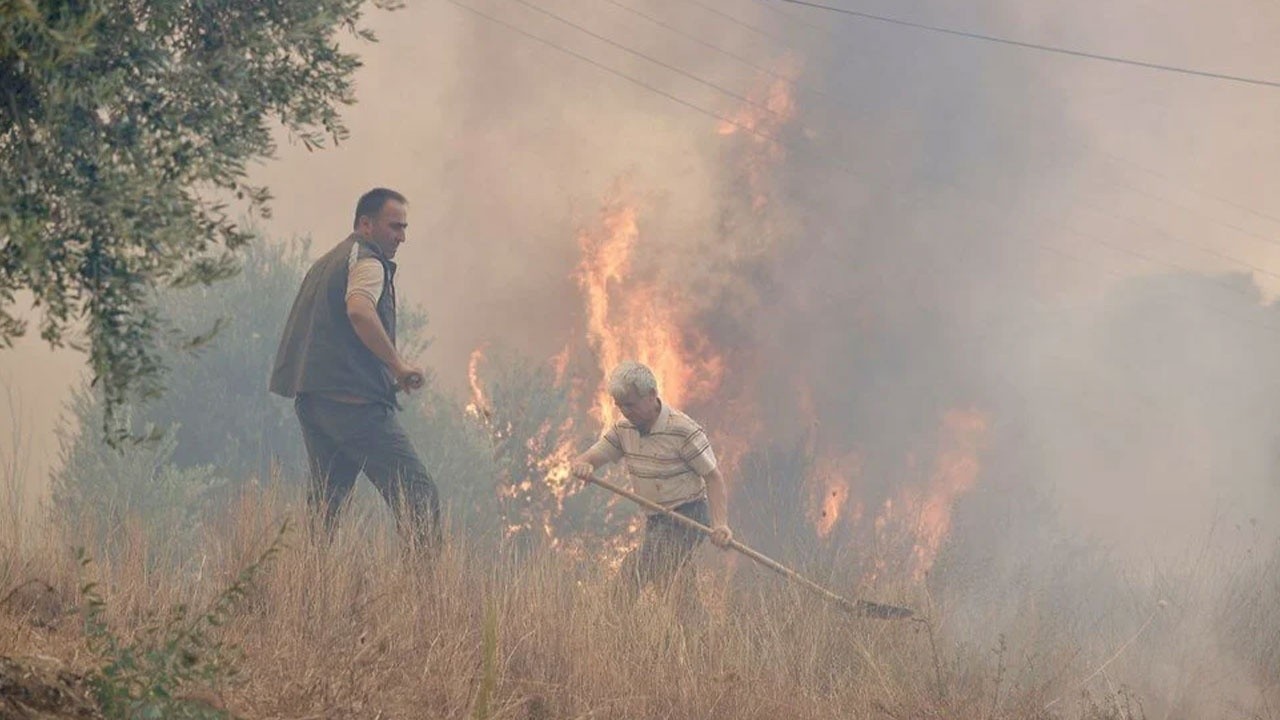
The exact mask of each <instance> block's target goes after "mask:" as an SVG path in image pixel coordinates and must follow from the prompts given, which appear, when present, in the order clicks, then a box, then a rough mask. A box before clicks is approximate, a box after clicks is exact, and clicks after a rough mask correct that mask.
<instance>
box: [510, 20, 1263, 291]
mask: <svg viewBox="0 0 1280 720" xmlns="http://www.w3.org/2000/svg"><path fill="white" fill-rule="evenodd" d="M513 1H514V2H519V3H520V4H522V5H526V6H528V7H532V8H534V9H535V10H539V11H540V12H543V13H545V14H550V15H551V16H552V17H555V18H556V19H557V20H560V21H561V22H563V23H566V24H568V25H570V26H572V27H574V28H576V29H578V30H581V31H583V32H587V33H588V34H589V35H591V36H592V37H594V38H596V39H599V40H603V41H604V42H607V43H609V44H610V45H613V46H614V47H619V48H621V49H623V50H625V51H627V52H630V53H633V54H637V52H636V51H635V50H632V49H631V48H628V47H626V46H624V45H621V44H620V43H618V42H616V41H614V40H612V39H610V38H605V37H602V36H600V35H598V34H596V33H592V32H590V31H587V30H585V29H584V28H582V27H581V26H579V25H577V24H575V23H572V22H569V21H567V20H565V19H564V18H562V17H560V16H557V15H555V14H553V13H549V12H547V11H545V10H542V9H541V8H539V7H537V6H535V5H532V4H531V3H529V2H527V0H513ZM758 1H759V2H761V3H762V4H764V7H765V8H766V9H768V10H770V11H772V12H775V13H778V14H780V15H782V16H784V17H787V18H788V19H791V20H792V21H794V22H798V23H800V24H802V25H805V26H807V27H810V28H812V29H814V30H817V31H823V29H822V28H819V27H817V26H814V25H810V24H809V23H806V22H804V21H803V20H800V19H798V18H792V17H791V16H790V15H789V14H788V13H784V12H782V11H781V10H778V9H776V8H773V7H771V6H769V5H767V4H765V2H766V0H758ZM605 2H608V3H609V4H611V5H614V6H616V7H620V8H622V9H623V10H627V11H629V12H631V13H632V14H635V15H637V16H639V17H641V18H643V19H645V20H646V21H648V22H650V23H652V24H655V25H657V26H658V27H660V28H662V29H664V30H666V31H668V32H671V33H673V34H675V35H678V36H680V37H683V38H686V39H688V40H691V41H693V42H696V43H698V44H700V45H704V46H707V47H709V48H711V49H712V50H714V51H716V52H719V53H721V54H724V55H726V56H728V57H730V58H733V59H734V60H736V61H738V62H740V63H743V64H744V65H747V66H748V67H752V68H755V69H758V70H761V71H762V72H765V73H766V74H769V75H770V76H772V77H776V78H778V79H780V80H782V81H783V82H786V83H787V84H789V85H791V86H792V87H797V88H799V87H806V86H802V85H800V84H799V83H798V82H795V81H792V80H790V79H788V78H785V77H782V76H780V75H778V74H777V73H772V72H769V71H767V70H764V69H763V68H759V67H757V66H756V65H755V64H754V63H752V62H751V61H750V60H748V59H746V58H742V57H740V56H738V55H736V54H734V53H731V52H729V51H727V50H723V49H721V48H719V47H717V46H715V45H712V44H710V43H707V42H704V41H702V40H700V39H699V38H697V37H696V36H693V35H692V34H690V33H687V32H685V31H683V30H681V29H679V28H677V27H674V26H672V25H670V24H668V23H665V22H663V21H662V20H660V19H657V18H654V17H651V16H649V15H647V14H645V13H643V12H640V11H638V10H636V9H634V8H631V7H630V6H628V5H625V4H623V3H621V2H618V1H617V0H605ZM707 9H711V8H707ZM640 55H641V57H644V58H645V59H648V60H650V61H654V60H653V59H652V58H651V57H649V56H647V55H643V54H640ZM654 62H657V61H654ZM658 64H659V65H661V66H662V67H666V68H668V69H671V68H672V66H671V65H669V64H667V63H662V62H659V63H658ZM676 71H677V72H679V73H680V74H681V75H683V76H685V77H692V78H693V79H695V80H697V81H699V82H702V83H704V84H707V83H706V81H704V80H702V79H701V78H698V77H696V76H692V75H691V74H690V73H688V72H685V71H684V70H682V69H676ZM712 87H715V88H716V89H720V90H721V91H723V88H720V87H719V86H717V85H714V84H712ZM806 89H809V88H807V87H806ZM814 92H816V93H817V94H819V95H821V96H822V97H823V99H826V100H828V101H832V100H835V98H834V97H832V96H829V95H827V93H825V92H822V91H820V90H814ZM751 104H753V105H755V106H756V107H761V106H759V105H758V104H755V103H751ZM836 104H837V105H840V106H841V107H845V106H844V104H843V103H839V102H837V103H836ZM845 109H846V110H849V111H850V112H851V114H852V116H853V117H865V116H866V113H865V112H861V111H857V110H854V109H852V108H847V107H845ZM1130 189H1133V190H1135V191H1138V190H1137V189H1136V188H1130ZM1144 194H1145V193H1144ZM1084 202H1085V204H1086V205H1088V206H1089V207H1091V208H1094V210H1095V212H1098V213H1100V214H1103V215H1108V216H1110V217H1114V218H1117V219H1121V220H1125V221H1128V222H1130V223H1133V224H1135V225H1138V224H1139V223H1138V221H1136V220H1135V219H1133V218H1131V217H1127V216H1123V215H1120V214H1118V213H1116V212H1115V211H1113V210H1109V209H1106V208H1102V207H1101V206H1098V205H1096V204H1095V203H1092V202H1089V201H1087V200H1086V201H1084ZM1171 204H1172V203H1171ZM1179 207H1181V206H1179ZM1183 209H1186V208H1183ZM1215 222H1219V223H1220V224H1222V225H1224V226H1226V227H1230V228H1232V229H1234V230H1237V231H1239V232H1243V233H1245V234H1248V235H1253V236H1254V237H1257V238H1259V239H1262V240H1263V241H1266V242H1271V243H1273V244H1280V243H1277V241H1275V240H1271V239H1268V238H1265V237H1263V236H1259V235H1256V234H1254V233H1250V232H1249V231H1247V230H1245V229H1243V228H1240V227H1238V226H1235V225H1232V224H1230V223H1225V222H1221V221H1216V220H1215ZM1064 227H1065V226H1064ZM1158 232H1159V234H1160V235H1163V236H1165V237H1167V238H1169V239H1170V240H1173V241H1175V242H1178V243H1180V244H1183V245H1185V246H1188V247H1191V248H1193V249H1195V250H1198V251H1200V252H1203V253H1205V254H1207V255H1211V256H1213V257H1216V258H1218V259H1220V260H1224V261H1226V262H1228V263H1231V264H1234V265H1236V266H1239V267H1241V268H1244V269H1247V270H1251V271H1253V272H1257V273H1259V274H1262V275H1267V276H1270V277H1272V278H1276V279H1280V273H1276V272H1274V271H1272V270H1268V269H1266V268H1263V267H1260V266H1258V265H1257V264H1255V263H1251V262H1249V261H1247V260H1243V259H1241V258H1237V257H1234V256H1232V255H1230V254H1228V253H1224V252H1222V251H1220V250H1218V249H1216V248H1213V247H1206V246H1204V245H1201V244H1199V243H1196V242H1194V241H1192V240H1189V239H1186V238H1182V237H1180V236H1178V235H1175V234H1173V233H1171V232H1169V231H1166V230H1163V229H1161V230H1159V231H1158ZM1100 244H1105V243H1100ZM1120 252H1126V251H1125V250H1121V251H1120ZM1139 257H1140V258H1141V259H1143V260H1148V261H1149V260H1150V258H1149V257H1147V256H1145V255H1139ZM1177 267H1179V268H1180V269H1182V268H1181V266H1177Z"/></svg>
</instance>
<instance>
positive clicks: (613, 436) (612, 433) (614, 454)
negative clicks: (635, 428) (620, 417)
mask: <svg viewBox="0 0 1280 720" xmlns="http://www.w3.org/2000/svg"><path fill="white" fill-rule="evenodd" d="M587 453H589V454H590V455H591V456H592V457H597V458H602V459H603V460H604V461H605V462H611V463H613V462H618V461H619V460H621V459H622V440H621V439H619V437H618V428H617V426H614V427H611V428H609V431H608V432H606V433H605V434H604V435H603V436H602V437H601V438H600V439H599V440H597V441H596V444H595V445H592V446H591V449H590V450H588V451H587Z"/></svg>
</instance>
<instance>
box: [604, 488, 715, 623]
mask: <svg viewBox="0 0 1280 720" xmlns="http://www.w3.org/2000/svg"><path fill="white" fill-rule="evenodd" d="M674 510H675V511H676V512H678V513H680V514H681V515H684V516H685V517H687V518H690V519H692V520H697V521H698V522H700V523H702V524H703V525H706V524H707V523H708V519H709V518H708V513H707V501H706V500H694V501H692V502H687V503H685V504H683V505H679V506H677V507H675V508H674ZM701 543H702V533H700V532H698V531H697V530H694V529H692V528H688V527H685V526H684V525H682V524H680V523H678V522H676V521H675V520H672V519H671V518H669V517H667V516H666V515H650V516H649V518H648V520H647V521H646V522H645V527H644V540H643V541H642V542H641V543H640V547H638V548H636V549H635V551H633V552H632V553H631V554H630V555H628V556H627V557H626V559H625V560H623V561H622V567H621V569H620V570H619V577H618V590H619V595H620V597H619V599H621V600H623V601H626V602H630V601H633V600H634V599H635V597H636V596H637V595H639V594H640V591H641V590H643V589H644V587H645V586H646V585H652V586H653V587H654V589H655V590H657V591H658V592H659V593H662V594H668V593H670V594H674V595H675V599H676V601H677V604H678V607H677V609H678V610H679V611H680V614H681V615H682V616H687V615H689V614H690V613H696V614H700V612H701V608H702V603H701V602H699V600H698V589H697V585H696V584H695V579H694V572H693V567H691V566H690V567H687V568H686V567H685V566H686V565H688V563H689V560H690V559H691V558H692V557H693V551H694V550H697V549H698V545H699V544H701ZM682 569H684V572H681V570H682Z"/></svg>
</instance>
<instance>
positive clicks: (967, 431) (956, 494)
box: [914, 410, 990, 579]
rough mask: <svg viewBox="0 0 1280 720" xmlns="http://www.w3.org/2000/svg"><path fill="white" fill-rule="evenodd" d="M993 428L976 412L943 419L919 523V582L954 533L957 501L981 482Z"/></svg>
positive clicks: (916, 572)
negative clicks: (984, 450)
mask: <svg viewBox="0 0 1280 720" xmlns="http://www.w3.org/2000/svg"><path fill="white" fill-rule="evenodd" d="M989 424H990V423H989V421H988V420H987V417H986V415H984V414H982V413H980V412H978V411H976V410H951V411H949V412H947V414H946V415H944V416H943V418H942V428H941V430H940V435H941V437H940V438H939V450H938V455H937V458H936V459H935V460H934V470H933V474H932V477H931V478H930V482H929V487H928V490H927V491H926V493H925V495H924V497H923V499H922V500H921V502H920V506H919V515H918V519H917V521H916V546H915V568H914V575H915V577H916V578H917V579H920V578H922V577H923V576H924V575H925V574H926V573H928V572H929V570H930V569H931V568H932V567H933V561H934V559H935V558H936V557H937V555H938V550H939V548H941V546H942V542H943V540H945V539H946V537H947V534H948V533H949V532H950V531H951V511H952V508H954V507H955V503H956V501H957V500H959V499H960V497H961V496H962V495H964V494H965V493H966V492H968V491H969V490H971V489H972V488H973V486H974V485H975V484H976V483H977V481H978V473H979V471H980V470H981V464H980V463H979V460H978V455H979V453H980V452H981V451H982V448H983V446H984V445H985V442H986V435H987V429H988V427H989Z"/></svg>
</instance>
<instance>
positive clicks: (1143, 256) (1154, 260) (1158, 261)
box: [446, 0, 1280, 334]
mask: <svg viewBox="0 0 1280 720" xmlns="http://www.w3.org/2000/svg"><path fill="white" fill-rule="evenodd" d="M446 1H447V2H449V3H450V4H452V5H455V6H457V7H459V8H462V9H464V10H467V11H469V12H472V13H474V14H475V15H478V16H480V17H483V18H485V19H487V20H489V21H491V22H493V23H495V24H498V25H501V26H503V27H505V28H507V29H508V30H511V31H512V32H515V33H517V34H519V35H522V36H524V37H526V38H529V39H531V40H535V41H537V42H539V43H541V44H543V45H546V46H548V47H551V48H552V49H554V50H556V51H558V52H561V53H564V54H566V55H569V56H571V57H574V58H576V59H578V60H581V61H583V62H586V63H588V64H590V65H592V66H594V67H596V68H599V69H601V70H604V71H606V72H608V73H609V74H611V75H615V76H617V77H621V78H623V79H625V80H627V81H629V82H631V83H633V84H636V85H639V86H640V87H642V88H644V89H646V90H649V91H651V92H654V93H657V94H658V95H661V96H662V97H665V98H667V99H669V100H672V101H673V102H676V103H678V104H680V105H682V106H684V107H687V108H689V109H692V110H694V111H696V112H698V113H700V114H702V115H706V116H708V117H711V118H714V119H717V120H720V121H722V122H725V123H727V124H729V125H732V126H733V127H736V128H738V129H740V130H743V131H744V132H747V133H750V134H751V135H754V136H756V137H759V138H761V139H764V140H767V141H769V142H771V143H774V144H776V145H778V146H779V147H783V148H788V149H795V148H792V147H791V145H790V144H788V143H786V142H784V141H783V140H782V139H781V138H779V137H777V136H776V135H773V134H771V133H768V132H763V131H761V130H758V129H756V128H754V127H751V126H749V125H746V124H744V123H741V122H738V121H736V120H733V119H732V118H729V117H727V116H725V115H722V114H720V113H717V112H715V111H714V110H709V109H707V108H704V107H702V106H700V105H698V104H696V103H693V102H690V101H688V100H685V99H683V98H680V97H679V96H676V95H673V94H671V93H668V92H666V91H664V90H661V89H658V88H655V87H654V86H652V85H650V84H648V83H646V82H644V81H642V80H639V79H637V78H634V77H632V76H630V75H628V74H626V73H623V72H621V71H619V70H615V69H614V68H611V67H609V66H608V65H605V64H604V63H601V62H599V61H597V60H595V59H593V58H591V57H588V56H586V55H583V54H581V53H578V52H575V51H573V50H570V49H568V48H565V47H564V46H562V45H559V44H557V43H555V42H552V41H550V40H547V39H545V38H542V37H540V36H538V35H534V34H533V33H530V32H527V31H525V30H524V29H522V28H519V27H517V26H515V25H513V24H511V23H509V22H506V21H505V20H502V19H499V18H497V17H494V16H493V15H490V14H488V13H485V12H483V11H481V10H478V9H476V8H474V7H471V6H470V5H467V4H465V3H463V2H460V1H459V0H446ZM512 2H519V3H521V4H525V5H528V3H527V2H525V0H512ZM569 24H571V25H572V24H573V23H569ZM589 34H590V33H589ZM822 158H823V159H825V160H828V161H831V160H836V158H832V157H830V156H822ZM831 167H832V168H833V169H836V170H839V171H841V172H843V173H845V174H848V175H849V176H850V177H853V178H855V179H858V180H862V181H869V179H868V178H866V177H864V176H863V175H861V174H860V173H858V172H857V171H855V170H853V169H851V168H849V167H847V166H845V165H844V164H842V163H839V162H833V163H832V164H831ZM927 179H929V180H930V181H931V182H933V183H935V184H940V185H945V186H949V187H952V188H955V189H963V187H962V186H959V185H957V184H956V183H954V182H952V181H948V180H945V179H935V178H927ZM1056 225H1057V227H1058V228H1059V229H1061V230H1065V231H1067V232H1069V233H1071V234H1073V235H1076V236H1078V237H1081V238H1083V239H1086V240H1089V241H1091V242H1093V243H1095V244H1097V245H1100V246H1102V247H1105V248H1108V249H1110V250H1112V251H1114V252H1118V253H1121V254H1124V255H1128V256H1130V257H1132V258H1135V259H1138V260H1140V261H1143V262H1146V263H1150V264H1154V265H1159V266H1162V267H1165V268H1167V269H1172V270H1176V271H1179V272H1184V273H1193V274H1199V273H1198V271H1197V270H1195V269H1193V268H1188V267H1186V266H1183V265H1180V264H1178V263H1174V262H1171V261H1168V260H1165V259H1163V258H1160V257H1157V256H1152V255H1149V254H1147V253H1144V252H1141V251H1138V250H1133V249H1131V248H1127V247H1125V246H1123V245H1119V244H1116V243H1114V242H1112V241H1109V240H1106V239H1103V238H1098V237H1096V236H1094V235H1093V234H1092V233H1088V232H1085V231H1082V230H1078V229H1076V228H1074V227H1071V226H1070V225H1067V224H1064V223H1056ZM1032 242H1034V243H1035V244H1037V245H1039V246H1041V247H1043V248H1046V249H1049V250H1050V251H1052V252H1055V253H1056V254H1059V255H1065V253H1064V252H1063V251H1062V250H1061V248H1058V247H1056V246H1053V245H1050V244H1049V243H1047V242H1044V241H1042V240H1033V241H1032ZM1073 259H1077V260H1080V261H1081V262H1085V263H1086V264H1089V265H1092V266H1094V267H1095V269H1098V270H1101V271H1102V272H1103V273H1105V274H1108V275H1115V276H1120V274H1119V273H1117V272H1115V271H1114V270H1111V269H1109V268H1106V267H1105V266H1103V265H1100V264H1097V263H1094V262H1089V261H1086V260H1083V259H1082V258H1073ZM1209 280H1210V282H1213V283H1214V284H1216V285H1220V286H1222V287H1223V288H1225V289H1227V290H1229V291H1232V292H1234V293H1236V294H1240V295H1242V296H1246V295H1245V293H1243V292H1242V291H1241V290H1240V289H1239V288H1237V287H1236V286H1234V285H1232V284H1230V283H1229V282H1228V280H1227V279H1226V278H1216V277H1211V278H1209ZM1246 297H1249V298H1250V299H1252V297H1251V296H1246ZM1213 310H1214V312H1215V314H1219V315H1222V316H1223V317H1224V318H1229V319H1237V318H1235V317H1234V316H1233V315H1231V314H1230V313H1229V312H1227V311H1225V310H1220V309H1217V308H1213ZM1249 324H1250V325H1253V326H1255V327H1259V328H1261V329H1265V330H1268V331H1270V332H1274V333H1277V334H1280V326H1276V325H1274V324H1272V323H1270V322H1265V321H1262V322H1257V323H1249Z"/></svg>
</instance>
